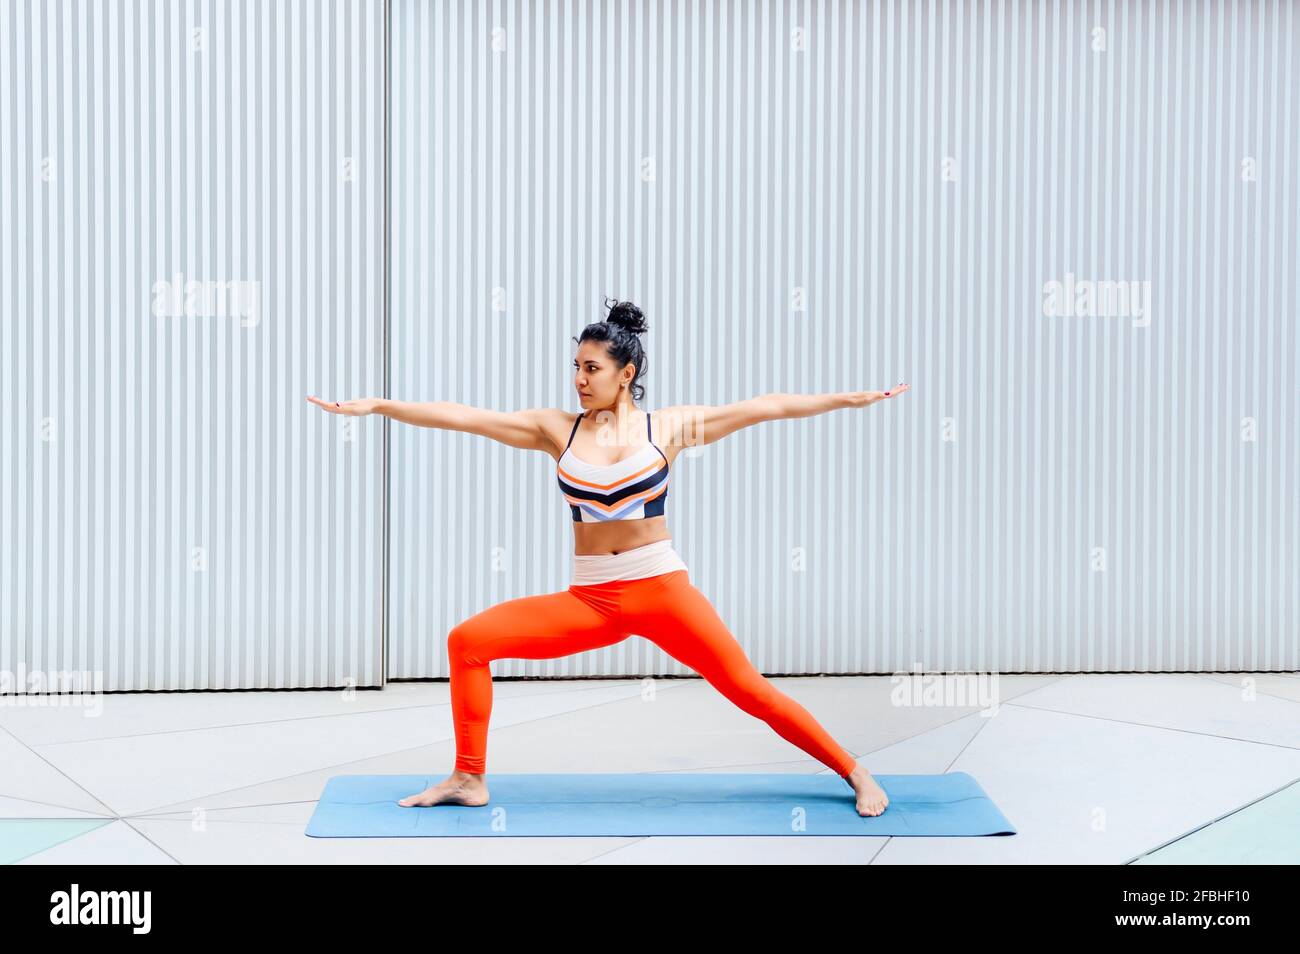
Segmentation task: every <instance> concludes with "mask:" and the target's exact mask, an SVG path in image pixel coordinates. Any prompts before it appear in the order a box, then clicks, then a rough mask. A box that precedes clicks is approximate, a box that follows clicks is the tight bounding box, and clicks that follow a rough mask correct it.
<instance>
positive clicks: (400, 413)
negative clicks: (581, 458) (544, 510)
mask: <svg viewBox="0 0 1300 954" xmlns="http://www.w3.org/2000/svg"><path fill="white" fill-rule="evenodd" d="M307 400H308V401H311V403H312V404H315V405H316V406H317V407H319V408H322V409H323V410H326V411H328V412H330V413H331V414H346V415H350V416H353V417H361V416H364V415H366V414H382V415H383V416H384V417H388V418H392V419H393V420H394V421H401V422H402V423H403V424H416V425H418V426H420V427H438V428H442V429H443V430H447V431H464V432H466V433H469V434H480V435H482V436H483V437H490V438H492V440H494V441H500V442H501V443H502V444H509V445H510V446H511V447H522V448H523V449H524V450H549V449H550V446H551V438H550V436H549V431H548V430H547V427H546V422H547V419H548V415H552V414H554V413H556V412H555V410H554V409H553V408H528V409H525V410H522V411H492V410H488V409H487V408H482V407H474V406H473V405H470V404H457V403H455V402H454V401H392V400H388V399H386V398H361V399H359V400H355V401H336V402H331V401H322V400H321V399H320V398H316V397H308V398H307Z"/></svg>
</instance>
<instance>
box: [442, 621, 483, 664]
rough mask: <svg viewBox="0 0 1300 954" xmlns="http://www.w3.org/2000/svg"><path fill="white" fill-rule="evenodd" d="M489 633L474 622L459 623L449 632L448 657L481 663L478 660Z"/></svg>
mask: <svg viewBox="0 0 1300 954" xmlns="http://www.w3.org/2000/svg"><path fill="white" fill-rule="evenodd" d="M486 636H487V633H486V632H485V631H484V629H483V627H481V626H476V625H474V623H473V621H472V620H464V621H462V622H460V623H457V624H456V625H455V626H453V627H452V628H451V629H450V630H449V631H448V632H447V656H448V657H449V658H451V659H456V660H460V661H464V662H481V661H482V660H480V659H478V653H479V649H480V648H481V647H482V645H483V642H484V639H485V637H486Z"/></svg>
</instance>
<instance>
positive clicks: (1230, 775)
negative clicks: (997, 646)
mask: <svg viewBox="0 0 1300 954" xmlns="http://www.w3.org/2000/svg"><path fill="white" fill-rule="evenodd" d="M950 770H951V771H963V772H968V773H970V774H971V775H972V776H974V778H975V779H976V781H978V782H979V783H980V785H981V786H982V787H983V789H984V791H985V792H987V793H988V795H989V797H990V798H992V799H993V801H994V802H995V803H996V804H997V805H998V807H999V808H1000V809H1001V811H1002V813H1003V814H1004V815H1006V817H1007V819H1008V820H1009V821H1010V822H1011V824H1012V825H1014V826H1015V828H1016V829H1017V831H1018V834H1015V835H1004V836H995V837H987V838H891V839H890V842H889V844H888V845H886V846H885V847H884V848H883V849H882V850H881V852H880V854H879V855H878V856H877V857H876V859H875V860H874V861H873V864H1049V863H1051V864H1060V863H1081V864H1122V863H1124V862H1126V861H1128V860H1130V859H1131V858H1133V857H1135V856H1136V855H1138V854H1140V853H1141V852H1143V851H1146V850H1147V849H1149V848H1151V847H1152V846H1154V845H1159V844H1162V843H1164V842H1166V841H1168V840H1169V839H1171V838H1173V837H1176V836H1177V835H1180V834H1182V833H1184V832H1187V831H1190V830H1191V829H1193V828H1196V827H1197V826H1198V825H1200V824H1201V823H1202V822H1204V821H1205V820H1207V819H1210V818H1215V817H1217V816H1219V815H1221V814H1223V813H1224V812H1226V811H1228V810H1230V809H1232V808H1234V807H1237V806H1239V805H1243V804H1245V803H1246V802H1249V801H1251V800H1253V799H1255V798H1258V797H1259V796H1260V795H1262V794H1264V793H1266V792H1270V791H1273V790H1274V789H1276V788H1278V787H1279V786H1280V785H1281V784H1283V783H1285V782H1286V781H1288V780H1291V779H1294V778H1296V777H1297V776H1300V751H1296V750H1292V749H1287V748H1282V747H1279V746H1273V745H1260V744H1257V743H1252V742H1238V741H1232V740H1227V739H1218V738H1213V737H1211V736H1208V735H1202V734H1197V733H1192V732H1182V731H1177V730H1170V729H1158V728H1151V727H1148V726H1143V725H1134V724H1127V723H1122V722H1109V721H1105V720H1102V719H1099V718H1095V717H1091V718H1089V717H1082V716H1076V715H1072V714H1068V713H1061V712H1056V711H1051V710H1047V709H1038V708H1028V707H1022V706H1019V705H1015V704H1013V705H1008V706H1004V707H1003V708H1002V710H1001V712H1000V713H999V714H998V715H997V716H996V717H995V718H993V719H991V720H987V721H986V723H985V725H984V727H983V729H982V730H981V731H980V732H979V733H978V734H977V735H976V736H975V737H974V739H973V740H972V741H971V743H970V745H968V746H967V747H966V748H965V750H964V751H963V752H962V754H961V755H960V756H959V757H958V758H957V760H956V761H955V762H954V763H953V764H952V766H951V767H950Z"/></svg>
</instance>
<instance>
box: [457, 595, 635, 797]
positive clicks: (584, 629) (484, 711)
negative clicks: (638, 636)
mask: <svg viewBox="0 0 1300 954" xmlns="http://www.w3.org/2000/svg"><path fill="white" fill-rule="evenodd" d="M627 635H628V634H627V633H626V632H620V631H618V630H617V629H615V628H614V626H613V625H612V623H611V619H610V617H609V616H608V615H606V614H604V613H602V612H601V611H600V610H599V609H598V608H596V607H593V606H591V605H589V604H588V603H586V602H584V601H582V600H580V599H578V597H576V596H574V595H573V594H572V593H571V592H569V591H568V590H565V591H563V592H559V593H545V594H541V595H538V596H521V597H519V598H518V599H513V600H506V601H505V602H504V603H498V604H497V605H495V606H491V607H488V608H487V609H485V610H483V611H482V612H481V613H477V614H475V615H474V616H471V617H470V618H469V619H467V620H465V621H464V622H462V623H459V624H457V625H456V626H454V627H452V630H451V632H450V633H449V634H448V637H447V656H448V659H449V662H450V666H451V714H452V720H453V722H454V726H455V732H456V770H457V771H461V772H469V773H471V774H474V775H481V774H482V773H483V772H484V771H485V770H486V767H487V733H488V722H489V720H490V719H491V716H492V671H491V670H490V669H489V668H488V663H490V662H491V661H492V660H494V659H507V658H509V659H554V658H556V657H558V656H569V655H572V654H573V653H580V652H584V651H586V650H588V649H598V648H600V647H601V646H609V645H611V644H613V643H617V642H619V641H620V640H623V639H626V638H627Z"/></svg>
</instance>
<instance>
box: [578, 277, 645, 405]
mask: <svg viewBox="0 0 1300 954" xmlns="http://www.w3.org/2000/svg"><path fill="white" fill-rule="evenodd" d="M610 302H613V305H612V306H611V305H610ZM605 307H607V308H609V314H608V315H606V316H605V320H604V321H597V322H595V323H593V324H590V325H587V327H585V328H583V329H582V335H581V336H579V337H577V338H574V339H573V340H574V341H576V342H577V343H578V344H582V343H583V342H584V341H604V342H606V345H605V349H606V350H607V351H608V352H609V356H610V357H611V358H613V359H614V360H615V361H617V362H618V366H619V367H620V368H625V367H627V363H628V362H629V361H630V362H632V363H633V364H635V365H636V375H635V376H633V378H632V383H631V385H629V388H628V390H630V391H631V392H632V398H633V400H636V401H639V400H641V398H642V397H644V396H645V385H644V384H637V382H638V381H639V380H641V375H643V374H645V366H646V359H645V349H644V348H642V347H641V339H640V338H639V337H638V335H640V334H642V333H643V332H645V330H646V328H647V327H648V326H647V325H646V323H645V315H644V314H642V312H641V309H640V308H638V307H637V306H636V305H634V304H632V303H631V302H630V301H618V300H617V299H614V298H606V299H605Z"/></svg>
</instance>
